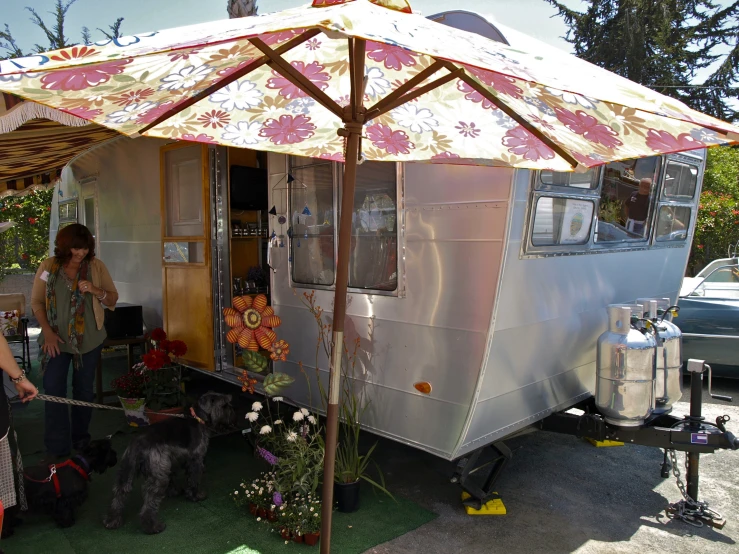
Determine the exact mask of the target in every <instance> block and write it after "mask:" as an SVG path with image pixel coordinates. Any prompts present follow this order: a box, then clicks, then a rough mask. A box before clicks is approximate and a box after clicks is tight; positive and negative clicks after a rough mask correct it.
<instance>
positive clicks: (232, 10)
mask: <svg viewBox="0 0 739 554" xmlns="http://www.w3.org/2000/svg"><path fill="white" fill-rule="evenodd" d="M226 10H227V11H228V17H229V18H231V19H235V18H237V17H249V16H252V15H257V0H228V5H227V6H226Z"/></svg>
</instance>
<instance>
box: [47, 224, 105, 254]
mask: <svg viewBox="0 0 739 554" xmlns="http://www.w3.org/2000/svg"><path fill="white" fill-rule="evenodd" d="M72 248H87V249H88V250H89V252H88V253H87V256H86V257H85V260H87V261H90V260H92V259H93V258H94V257H95V239H94V238H92V234H91V233H90V230H89V229H88V228H87V227H85V226H84V225H81V224H79V223H72V225H67V226H66V227H64V228H63V229H60V230H59V232H58V233H57V234H56V240H55V241H54V256H56V259H57V260H58V261H59V263H66V262H68V261H69V260H70V259H71V258H72Z"/></svg>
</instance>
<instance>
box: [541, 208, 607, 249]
mask: <svg viewBox="0 0 739 554" xmlns="http://www.w3.org/2000/svg"><path fill="white" fill-rule="evenodd" d="M593 211H594V203H593V202H591V201H590V200H582V199H579V198H558V197H552V196H542V197H540V198H539V199H538V200H537V202H536V211H535V213H534V230H533V233H532V235H531V243H532V244H533V245H534V246H555V245H560V244H585V243H586V242H588V238H589V237H590V226H591V223H592V221H593Z"/></svg>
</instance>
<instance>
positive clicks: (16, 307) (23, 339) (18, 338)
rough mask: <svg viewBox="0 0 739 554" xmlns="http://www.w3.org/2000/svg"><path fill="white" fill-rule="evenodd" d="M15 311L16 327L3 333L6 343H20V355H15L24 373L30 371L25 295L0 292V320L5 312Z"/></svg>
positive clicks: (29, 343) (29, 345)
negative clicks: (14, 329) (10, 331)
mask: <svg viewBox="0 0 739 554" xmlns="http://www.w3.org/2000/svg"><path fill="white" fill-rule="evenodd" d="M12 312H17V315H18V327H17V329H16V332H15V333H14V334H10V335H5V340H7V341H8V343H20V344H21V355H20V356H15V359H16V360H18V362H19V364H20V366H21V367H22V368H23V370H24V371H25V372H26V373H30V372H31V342H30V340H29V338H28V317H26V297H25V296H24V295H23V294H21V293H19V292H14V293H10V294H0V320H2V321H8V320H7V319H4V316H5V314H6V313H12Z"/></svg>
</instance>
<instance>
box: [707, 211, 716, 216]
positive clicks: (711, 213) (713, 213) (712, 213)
mask: <svg viewBox="0 0 739 554" xmlns="http://www.w3.org/2000/svg"><path fill="white" fill-rule="evenodd" d="M708 213H709V214H710V216H711V217H716V212H708Z"/></svg>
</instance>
